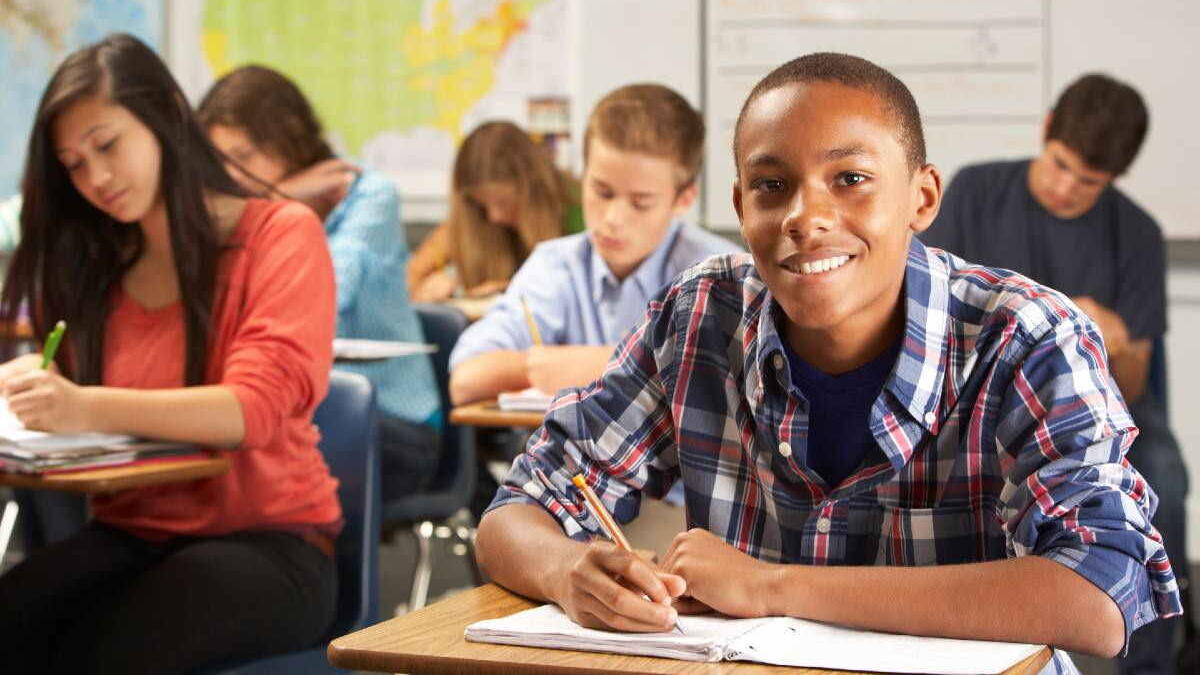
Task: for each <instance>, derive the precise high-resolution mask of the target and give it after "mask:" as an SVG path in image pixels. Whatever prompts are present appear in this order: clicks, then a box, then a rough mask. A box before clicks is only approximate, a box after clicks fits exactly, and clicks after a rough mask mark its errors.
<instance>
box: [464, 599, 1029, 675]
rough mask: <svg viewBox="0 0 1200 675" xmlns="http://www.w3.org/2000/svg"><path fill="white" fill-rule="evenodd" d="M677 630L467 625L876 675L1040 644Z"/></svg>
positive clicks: (779, 629)
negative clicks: (618, 631) (873, 673)
mask: <svg viewBox="0 0 1200 675" xmlns="http://www.w3.org/2000/svg"><path fill="white" fill-rule="evenodd" d="M679 627H680V629H682V630H683V632H684V635H680V634H679V633H677V632H670V633H617V632H609V631H600V630H593V629H590V628H584V627H582V626H580V625H578V624H576V623H575V622H574V621H571V619H570V618H568V617H567V615H566V614H564V613H563V612H562V610H560V609H559V608H558V607H556V606H554V605H543V606H541V607H535V608H533V609H528V610H525V611H523V612H518V613H516V614H513V615H511V616H507V617H504V618H502V619H490V620H487V621H480V622H478V623H474V624H471V625H470V626H468V627H467V630H466V638H467V639H468V640H473V641H476V642H495V643H500V644H512V645H524V646H529V647H548V648H553V649H578V650H583V651H598V652H611V653H616V654H638V655H641V656H659V657H663V658H670V659H681V660H686V661H720V660H723V659H724V660H736V661H756V662H759V663H770V664H774V665H781V666H799V667H808V668H831V669H837V670H868V671H878V672H883V673H936V674H939V675H969V674H974V673H1000V672H1003V671H1004V670H1005V669H1007V668H1010V667H1012V666H1013V665H1015V664H1017V663H1019V662H1021V661H1022V660H1024V659H1026V658H1029V657H1030V656H1033V655H1034V654H1035V653H1037V651H1038V650H1039V649H1041V648H1042V647H1041V646H1040V645H1030V644H1017V643H1008V642H985V641H980V640H949V639H945V638H926V637H915V636H911V635H893V634H890V633H875V632H872V631H862V630H854V629H851V628H841V627H838V626H831V625H828V624H822V623H817V622H814V621H804V620H802V619H791V618H787V617H771V618H765V619H731V618H727V617H722V616H715V615H714V616H681V617H679Z"/></svg>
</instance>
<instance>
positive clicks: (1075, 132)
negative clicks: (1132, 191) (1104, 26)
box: [1046, 73, 1150, 176]
mask: <svg viewBox="0 0 1200 675" xmlns="http://www.w3.org/2000/svg"><path fill="white" fill-rule="evenodd" d="M1149 126H1150V113H1149V112H1148V111H1147V110H1146V104H1145V103H1144V102H1143V101H1142V96H1141V94H1139V93H1138V92H1137V90H1136V89H1134V88H1133V87H1131V86H1129V85H1128V84H1125V83H1124V82H1120V81H1118V80H1115V79H1113V78H1111V77H1109V76H1107V75H1104V74H1101V73H1088V74H1087V75H1084V76H1083V77H1081V78H1079V79H1078V80H1075V81H1074V82H1073V83H1071V86H1069V87H1067V88H1066V90H1065V91H1063V93H1062V94H1060V95H1059V97H1058V101H1056V102H1055V103H1054V111H1053V113H1052V114H1051V116H1050V126H1049V128H1047V129H1046V140H1047V141H1061V142H1062V143H1063V144H1064V145H1066V146H1067V147H1069V148H1071V149H1072V150H1074V151H1075V152H1078V153H1079V154H1080V156H1081V157H1083V161H1085V162H1087V164H1088V166H1090V167H1092V168H1093V169H1097V170H1099V171H1107V172H1108V173H1111V174H1113V175H1114V176H1119V175H1121V174H1123V173H1125V171H1126V169H1128V168H1129V165H1130V164H1132V163H1133V160H1134V158H1136V157H1137V154H1138V151H1139V150H1140V149H1141V148H1142V141H1143V140H1145V138H1146V129H1147V128H1148V127H1149Z"/></svg>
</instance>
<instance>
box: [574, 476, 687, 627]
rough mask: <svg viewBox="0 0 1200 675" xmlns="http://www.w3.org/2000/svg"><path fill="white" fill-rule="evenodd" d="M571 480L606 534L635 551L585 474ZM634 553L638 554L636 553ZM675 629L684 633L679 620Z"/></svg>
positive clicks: (622, 546)
mask: <svg viewBox="0 0 1200 675" xmlns="http://www.w3.org/2000/svg"><path fill="white" fill-rule="evenodd" d="M571 482H572V483H574V484H575V487H577V488H579V493H580V494H582V495H583V501H585V502H587V505H588V508H589V509H591V511H592V513H593V514H595V515H596V520H599V521H600V527H602V528H604V534H605V535H607V536H608V538H609V539H611V540H612V541H613V543H614V544H616V545H617V547H618V548H620V549H621V550H622V551H627V552H629V553H633V547H632V546H630V545H629V540H628V539H626V538H625V533H624V532H622V531H621V528H620V527H618V526H617V521H615V520H613V517H612V514H610V513H609V512H608V509H606V508H604V504H603V503H602V502H601V501H600V497H599V496H597V495H596V492H595V491H594V490H592V486H590V485H588V484H587V481H586V480H584V479H583V474H581V473H577V474H575V475H574V476H572V477H571ZM634 555H637V554H636V553H635V554H634ZM675 630H677V631H679V634H680V635H683V629H682V628H680V627H679V622H678V621H676V622H675Z"/></svg>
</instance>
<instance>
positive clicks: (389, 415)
mask: <svg viewBox="0 0 1200 675" xmlns="http://www.w3.org/2000/svg"><path fill="white" fill-rule="evenodd" d="M197 113H198V114H199V117H200V121H201V123H202V124H203V125H204V127H205V128H206V129H207V130H208V133H209V136H210V138H211V139H212V142H213V145H215V146H216V147H217V150H219V151H220V152H221V154H223V155H224V156H225V157H226V160H227V162H228V164H229V169H230V174H232V175H233V176H234V177H235V178H237V179H238V180H239V182H240V183H241V184H242V187H243V188H245V189H246V190H248V191H249V192H251V193H265V194H264V196H282V197H284V198H295V199H300V200H302V201H304V202H305V203H307V204H309V205H310V206H312V207H313V210H315V211H316V212H317V215H319V216H321V218H322V219H324V221H325V236H326V237H327V238H328V239H329V251H330V253H331V254H332V256H333V269H334V273H335V275H336V277H337V310H338V317H337V319H338V320H337V334H338V337H343V338H364V339H368V340H392V341H397V342H424V341H425V336H424V335H423V334H422V332H421V323H420V320H419V319H418V318H417V313H416V311H415V310H413V308H412V305H411V304H410V303H409V301H408V290H407V288H406V287H405V285H404V274H405V264H406V262H407V259H408V244H407V242H405V239H404V227H403V226H402V225H401V223H400V198H399V195H397V194H396V188H395V186H394V185H393V184H392V182H391V180H390V179H389V178H388V177H387V176H384V175H383V174H381V173H378V172H376V171H370V170H359V169H356V168H355V167H352V166H350V165H349V164H347V163H346V162H344V161H343V160H341V159H339V158H337V157H335V156H334V154H333V150H332V149H331V148H330V147H329V144H328V143H326V142H325V139H324V138H323V137H322V134H321V122H320V120H318V119H317V116H316V113H315V112H313V109H312V106H311V105H310V104H309V102H308V99H306V98H305V96H304V94H303V93H302V92H301V91H300V89H299V87H297V86H296V85H295V84H294V83H293V82H292V81H291V80H289V79H288V78H287V77H286V76H284V75H283V74H282V73H279V72H277V71H275V70H272V69H270V68H265V67H263V66H243V67H241V68H237V69H235V70H233V71H231V72H229V73H227V74H226V75H224V76H223V77H221V79H219V80H217V81H216V83H215V84H213V86H212V88H211V89H209V90H208V93H207V94H205V95H204V98H203V99H202V100H201V101H200V106H199V109H198V110H197ZM337 367H338V368H339V369H341V370H348V371H351V372H356V373H360V374H362V375H365V376H366V377H367V378H368V379H369V380H370V381H371V384H372V385H374V387H375V392H376V400H377V401H378V405H379V411H380V413H381V414H380V416H379V427H380V437H379V441H380V443H379V446H380V448H379V449H380V455H381V456H382V460H383V466H382V470H383V475H382V481H381V482H382V485H383V499H384V500H385V501H388V500H391V499H396V498H398V497H402V496H404V495H408V494H411V493H412V492H414V491H418V490H420V489H422V488H423V487H425V486H426V485H427V484H428V483H429V481H430V480H432V479H433V476H434V473H435V472H436V471H437V459H438V448H439V440H438V439H439V435H440V429H441V426H442V411H441V410H440V409H439V407H438V392H437V384H436V383H435V382H434V378H433V365H432V364H431V363H430V360H429V358H428V357H426V356H425V355H414V356H406V357H403V358H394V359H385V360H382V361H376V362H359V363H341V362H339V363H338V364H337Z"/></svg>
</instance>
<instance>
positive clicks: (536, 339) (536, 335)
mask: <svg viewBox="0 0 1200 675" xmlns="http://www.w3.org/2000/svg"><path fill="white" fill-rule="evenodd" d="M521 309H523V310H525V323H526V324H527V325H528V326H529V337H531V338H533V344H535V345H541V344H542V333H541V331H539V330H538V327H537V322H536V321H534V320H533V312H531V311H529V303H527V302H525V296H523V295H522V296H521Z"/></svg>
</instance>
